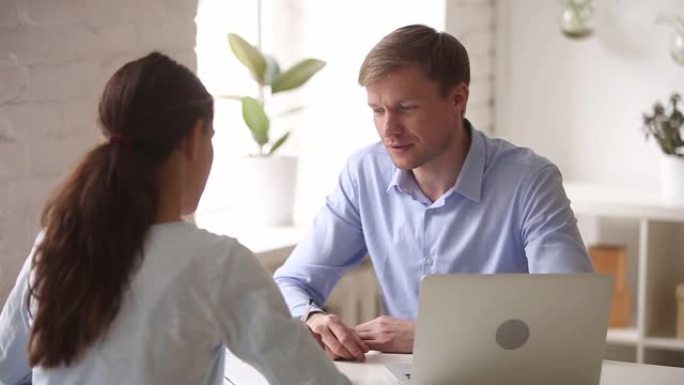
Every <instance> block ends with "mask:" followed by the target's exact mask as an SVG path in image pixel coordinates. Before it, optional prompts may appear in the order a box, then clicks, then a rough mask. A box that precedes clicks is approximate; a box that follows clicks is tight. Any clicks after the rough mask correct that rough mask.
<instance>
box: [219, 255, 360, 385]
mask: <svg viewBox="0 0 684 385" xmlns="http://www.w3.org/2000/svg"><path fill="white" fill-rule="evenodd" d="M229 260H230V263H229V264H228V265H227V269H226V271H224V275H223V285H222V288H221V290H220V293H219V304H218V306H217V307H218V308H219V309H225V310H226V311H225V312H221V315H220V316H219V318H220V320H221V322H220V324H221V329H222V331H223V335H224V339H225V341H224V342H225V343H226V346H228V348H229V349H230V350H231V351H232V352H233V353H234V354H235V355H236V356H237V357H239V358H240V359H242V360H243V361H245V362H246V363H248V364H250V365H252V366H253V367H254V368H255V369H257V370H258V371H259V372H261V374H263V375H264V377H265V378H266V379H267V380H268V381H269V383H270V384H273V385H280V384H283V385H284V384H302V385H314V384H332V385H337V384H340V385H341V384H345V385H347V384H350V382H349V380H348V379H347V378H346V377H345V376H344V375H343V374H342V373H340V372H339V371H338V370H337V368H336V367H335V365H334V364H333V362H332V361H331V360H330V359H329V358H328V357H327V356H326V355H325V353H324V351H323V349H321V347H320V346H318V344H317V342H316V340H315V339H314V337H313V336H312V335H311V332H310V331H309V329H308V327H306V326H305V325H304V324H303V323H302V322H300V321H298V320H295V319H293V318H292V317H290V314H289V312H288V310H287V307H286V305H285V302H284V301H283V297H282V296H281V294H280V292H279V291H278V288H277V287H276V285H275V283H274V282H273V279H272V278H271V277H270V275H269V274H268V272H267V271H266V270H265V269H264V268H263V267H262V266H261V265H260V264H259V262H258V261H257V260H256V258H255V257H254V255H253V254H252V253H251V252H250V251H249V250H248V249H247V248H245V247H244V246H242V245H240V244H239V243H236V244H235V246H234V247H233V249H232V255H231V256H230V258H229Z"/></svg>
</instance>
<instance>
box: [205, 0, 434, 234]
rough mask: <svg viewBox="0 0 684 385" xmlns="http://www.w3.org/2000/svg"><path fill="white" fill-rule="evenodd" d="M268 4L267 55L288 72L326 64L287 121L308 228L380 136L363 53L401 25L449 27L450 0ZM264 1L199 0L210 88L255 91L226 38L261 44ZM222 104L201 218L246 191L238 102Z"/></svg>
mask: <svg viewBox="0 0 684 385" xmlns="http://www.w3.org/2000/svg"><path fill="white" fill-rule="evenodd" d="M261 6H262V18H261V19H262V23H261V25H262V27H261V36H262V39H261V40H262V49H263V50H264V51H265V52H267V53H271V54H274V55H275V56H276V57H277V58H278V59H279V60H280V62H281V65H282V66H283V67H285V68H287V67H288V66H290V65H292V64H294V62H296V61H297V60H299V59H302V58H305V57H315V58H319V59H321V60H324V61H326V62H327V66H326V67H325V68H324V69H323V70H322V71H321V72H320V73H318V74H317V75H316V76H315V77H314V78H313V79H312V80H311V81H310V82H309V83H307V84H306V85H305V86H304V87H303V88H301V89H299V90H296V91H294V92H293V95H291V96H289V97H290V99H289V100H288V102H290V103H292V104H293V105H299V104H302V105H304V106H306V109H305V110H304V111H303V112H301V113H300V114H299V115H298V116H297V118H296V119H290V120H288V121H287V122H280V123H282V124H288V125H290V126H289V127H288V128H292V129H293V134H292V138H291V140H290V142H289V143H288V144H287V145H286V146H285V148H283V151H284V152H285V153H289V154H295V155H298V156H299V177H298V181H297V183H298V186H297V194H296V207H295V222H300V223H303V224H308V223H309V222H310V221H311V219H312V218H313V215H315V213H316V212H317V211H318V209H319V208H320V207H321V206H322V204H323V202H324V199H325V196H326V195H327V194H328V193H329V192H330V191H331V189H332V188H333V187H334V186H335V183H336V181H337V176H338V173H339V171H340V170H341V168H342V166H343V165H344V163H345V161H346V159H347V157H348V156H349V155H350V154H352V153H353V152H354V151H356V150H357V149H359V148H360V147H362V146H364V145H366V144H370V143H373V142H375V141H377V140H378V139H377V134H376V132H375V129H374V127H373V123H372V118H371V112H370V110H369V109H368V107H367V105H366V94H365V91H364V89H363V88H362V87H360V86H359V85H358V84H357V80H356V79H357V75H358V69H359V66H360V65H361V62H362V61H363V58H364V57H365V55H366V53H367V52H368V51H369V50H370V49H371V48H372V46H373V45H374V44H375V43H377V42H378V41H379V40H380V39H381V38H382V37H383V36H384V35H386V34H387V33H389V32H391V31H392V30H394V29H396V28H398V27H401V26H403V25H407V24H415V23H422V24H427V25H430V26H432V27H435V28H437V29H444V25H445V20H446V4H445V0H426V1H413V0H374V1H362V0H349V1H335V2H329V1H320V0H263V1H261ZM257 7H258V2H257V1H253V0H232V1H225V0H201V1H200V5H199V11H198V17H197V57H198V72H199V76H200V78H202V80H203V81H204V82H205V84H207V87H208V88H209V90H210V92H212V94H214V95H218V94H251V95H256V87H254V85H253V82H252V81H251V79H249V75H247V73H246V70H245V69H244V68H243V67H242V66H241V65H240V64H239V63H238V62H237V61H236V60H235V59H234V58H233V57H232V54H231V53H230V49H229V47H228V43H227V37H226V35H227V33H228V32H237V33H238V34H240V35H242V36H243V37H245V38H246V39H247V40H249V41H250V42H251V43H255V42H256V41H257V36H258V22H257V12H258V11H257ZM216 107H217V108H216V109H217V111H216V119H215V124H214V126H215V129H216V136H215V139H214V147H215V153H216V156H215V160H214V166H213V170H212V174H211V175H210V177H209V182H208V184H207V189H206V191H205V195H204V197H203V199H202V202H201V203H200V209H199V210H198V215H202V213H207V212H216V211H217V210H221V211H226V212H229V210H230V205H231V203H233V202H231V201H230V198H229V197H230V191H231V189H237V188H239V181H236V180H232V179H231V177H230V165H231V164H233V163H235V162H234V161H233V160H234V159H235V157H239V156H244V155H245V154H247V153H249V152H252V151H253V149H254V147H253V144H252V143H251V138H250V136H249V132H248V130H247V128H246V127H244V123H243V122H242V117H241V113H240V109H239V103H237V102H234V101H221V100H218V101H217V103H216ZM276 128H277V127H276ZM231 159H232V160H231ZM322 170H324V172H321V171H322ZM233 204H234V203H233Z"/></svg>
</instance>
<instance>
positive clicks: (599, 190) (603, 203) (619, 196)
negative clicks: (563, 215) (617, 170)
mask: <svg viewBox="0 0 684 385" xmlns="http://www.w3.org/2000/svg"><path fill="white" fill-rule="evenodd" d="M564 187H565V191H566V193H567V195H568V198H569V199H570V202H571V203H570V204H571V206H572V209H573V210H574V211H575V213H576V214H590V215H601V216H608V217H614V218H649V219H654V220H664V221H673V222H683V221H684V202H670V201H667V200H666V199H664V198H663V197H662V195H661V194H660V192H659V191H658V190H648V189H642V188H630V187H622V186H611V185H595V184H583V183H566V184H565V186H564Z"/></svg>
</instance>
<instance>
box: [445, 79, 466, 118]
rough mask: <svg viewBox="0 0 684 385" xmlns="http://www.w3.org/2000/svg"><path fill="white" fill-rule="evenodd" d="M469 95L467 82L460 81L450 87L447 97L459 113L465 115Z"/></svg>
mask: <svg viewBox="0 0 684 385" xmlns="http://www.w3.org/2000/svg"><path fill="white" fill-rule="evenodd" d="M469 95H470V90H469V88H468V84H466V83H465V82H461V83H459V84H458V85H456V87H454V88H452V89H451V93H450V94H449V99H450V100H451V102H452V105H453V106H454V108H455V109H456V110H458V111H460V113H461V115H465V110H466V106H467V105H468V96H469Z"/></svg>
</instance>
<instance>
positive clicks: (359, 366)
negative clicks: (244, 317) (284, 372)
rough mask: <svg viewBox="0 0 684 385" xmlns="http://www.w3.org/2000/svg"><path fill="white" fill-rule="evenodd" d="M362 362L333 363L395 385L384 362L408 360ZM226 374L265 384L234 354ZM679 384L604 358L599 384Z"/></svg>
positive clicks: (672, 376)
mask: <svg viewBox="0 0 684 385" xmlns="http://www.w3.org/2000/svg"><path fill="white" fill-rule="evenodd" d="M366 357H367V360H366V362H363V363H357V362H336V363H335V364H336V365H337V367H338V368H339V369H340V371H342V373H344V374H346V375H347V377H349V379H350V380H351V381H352V383H353V384H355V385H395V384H396V382H395V381H394V380H393V378H392V377H391V376H390V375H389V374H388V373H387V371H386V369H385V368H384V366H383V365H384V364H387V363H410V362H411V358H412V355H410V354H385V353H375V352H371V353H369V354H367V356H366ZM226 376H227V377H228V378H229V379H230V382H228V381H224V383H225V384H235V385H268V383H267V382H266V380H264V379H263V377H261V376H260V375H259V373H258V372H257V371H256V370H254V369H253V368H251V367H249V366H248V365H246V364H244V363H242V362H241V361H240V360H238V359H237V358H236V357H235V356H233V355H230V354H228V356H227V357H226ZM653 384H657V385H682V384H684V369H683V368H671V367H667V366H656V365H644V364H634V363H627V362H618V361H604V362H603V370H602V371H601V385H653Z"/></svg>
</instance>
